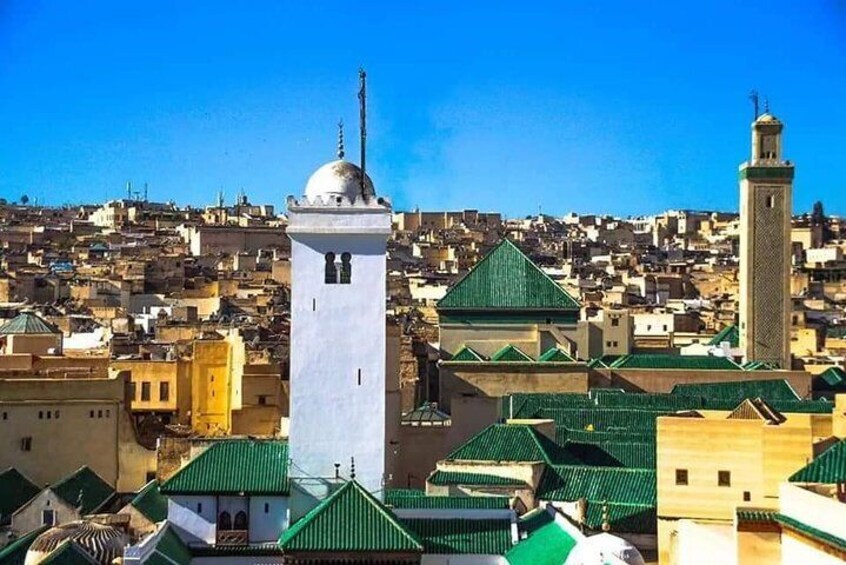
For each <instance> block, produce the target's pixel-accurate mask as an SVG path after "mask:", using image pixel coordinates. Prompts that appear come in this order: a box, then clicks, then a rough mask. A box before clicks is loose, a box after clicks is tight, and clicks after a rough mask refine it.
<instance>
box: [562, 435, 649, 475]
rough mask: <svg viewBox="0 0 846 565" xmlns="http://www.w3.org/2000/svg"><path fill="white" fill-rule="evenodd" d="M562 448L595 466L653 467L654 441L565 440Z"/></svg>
mask: <svg viewBox="0 0 846 565" xmlns="http://www.w3.org/2000/svg"><path fill="white" fill-rule="evenodd" d="M564 449H566V450H567V451H568V452H570V453H572V454H573V456H574V457H575V458H577V459H579V460H580V461H583V462H584V464H585V465H590V466H595V467H629V468H633V469H654V468H655V458H656V453H655V443H654V442H635V441H605V442H597V443H584V442H567V443H566V444H565V445H564Z"/></svg>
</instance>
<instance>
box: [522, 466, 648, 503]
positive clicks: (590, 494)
mask: <svg viewBox="0 0 846 565" xmlns="http://www.w3.org/2000/svg"><path fill="white" fill-rule="evenodd" d="M538 498H540V499H543V500H555V501H569V502H572V501H575V500H578V499H580V498H585V499H587V500H588V501H589V502H603V501H608V502H609V503H620V504H640V505H646V506H655V504H656V499H657V495H656V483H655V470H653V469H626V468H624V467H587V466H578V465H555V466H549V467H547V468H546V470H545V471H544V474H543V478H542V479H541V483H540V486H539V487H538Z"/></svg>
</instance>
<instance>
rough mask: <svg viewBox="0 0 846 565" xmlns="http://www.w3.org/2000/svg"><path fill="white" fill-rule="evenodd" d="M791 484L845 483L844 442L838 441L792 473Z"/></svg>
mask: <svg viewBox="0 0 846 565" xmlns="http://www.w3.org/2000/svg"><path fill="white" fill-rule="evenodd" d="M788 480H789V481H790V482H792V483H821V484H836V483H846V440H840V441H838V442H837V443H835V444H834V445H832V446H831V447H829V448H828V449H826V450H825V451H823V452H822V454H820V456H819V457H817V458H816V459H814V460H813V461H811V462H810V463H808V464H807V465H805V467H803V468H802V469H800V470H799V471H797V472H796V473H794V474H793V475H792V476H791V477H790V479H788Z"/></svg>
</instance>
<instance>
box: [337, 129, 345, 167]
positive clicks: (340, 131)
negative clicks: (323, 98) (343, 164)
mask: <svg viewBox="0 0 846 565" xmlns="http://www.w3.org/2000/svg"><path fill="white" fill-rule="evenodd" d="M343 158H344V120H340V121H338V159H343Z"/></svg>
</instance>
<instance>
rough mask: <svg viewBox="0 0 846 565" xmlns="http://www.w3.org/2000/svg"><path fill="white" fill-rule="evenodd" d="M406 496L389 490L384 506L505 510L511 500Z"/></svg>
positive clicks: (497, 497) (403, 493)
mask: <svg viewBox="0 0 846 565" xmlns="http://www.w3.org/2000/svg"><path fill="white" fill-rule="evenodd" d="M417 492H420V491H415V494H411V495H409V494H406V492H405V491H397V490H389V491H387V492H386V493H385V505H386V506H390V507H392V508H415V509H416V508H426V509H429V508H432V509H456V510H507V509H509V508H511V499H510V498H508V497H507V496H426V495H422V496H421V495H419V494H416V493H417Z"/></svg>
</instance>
